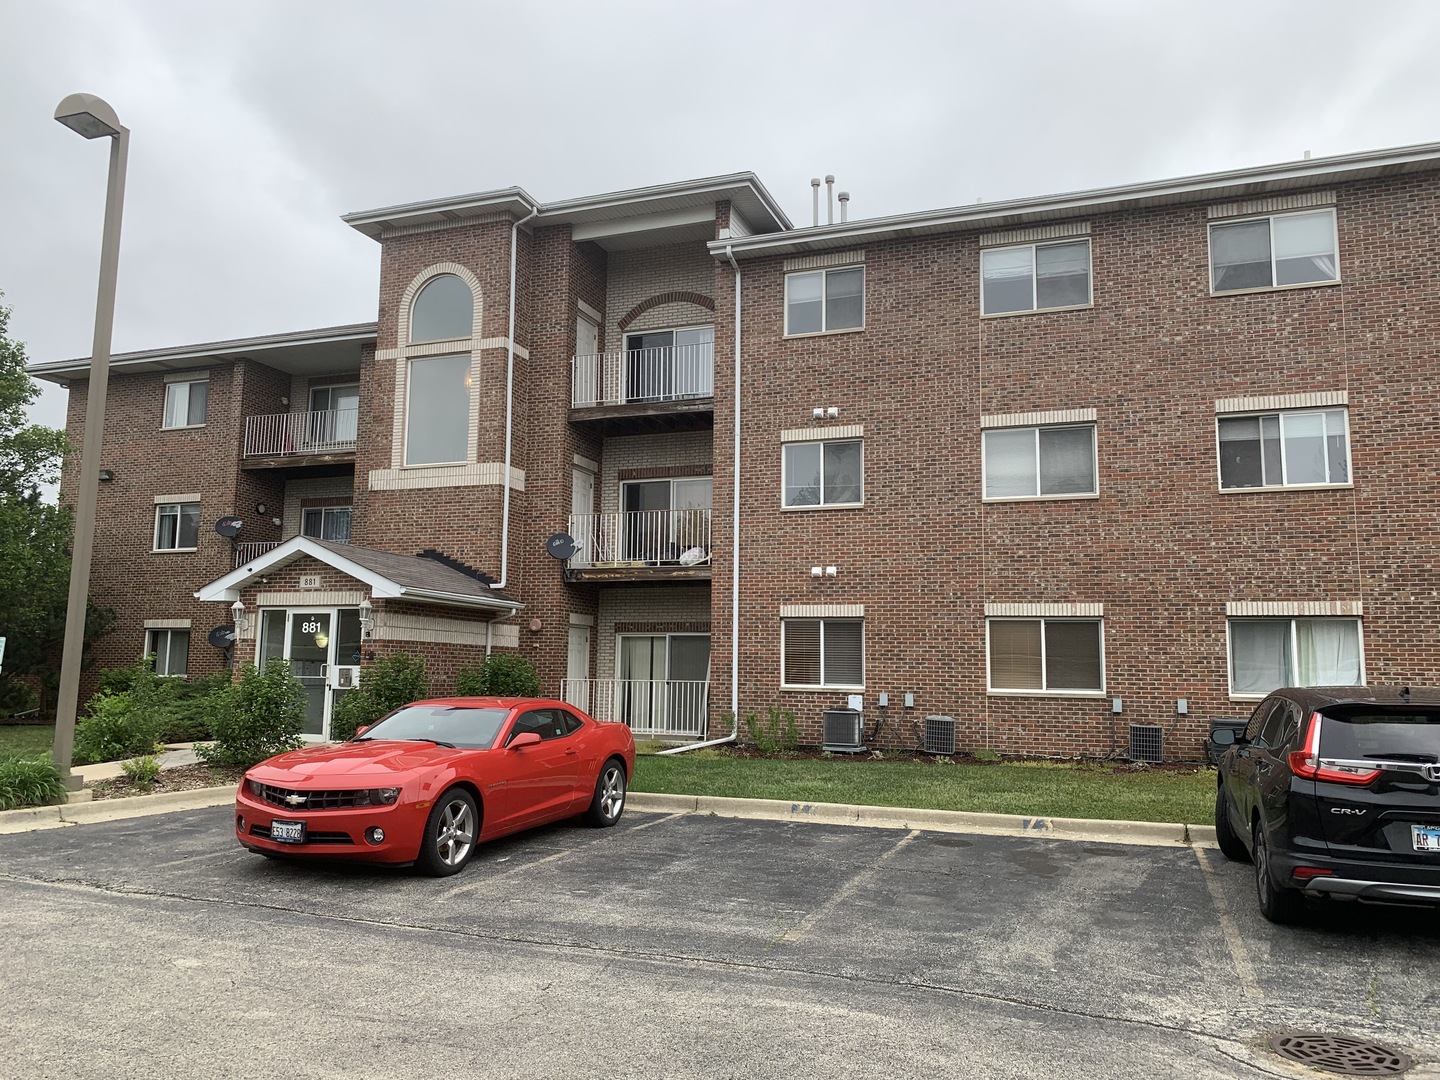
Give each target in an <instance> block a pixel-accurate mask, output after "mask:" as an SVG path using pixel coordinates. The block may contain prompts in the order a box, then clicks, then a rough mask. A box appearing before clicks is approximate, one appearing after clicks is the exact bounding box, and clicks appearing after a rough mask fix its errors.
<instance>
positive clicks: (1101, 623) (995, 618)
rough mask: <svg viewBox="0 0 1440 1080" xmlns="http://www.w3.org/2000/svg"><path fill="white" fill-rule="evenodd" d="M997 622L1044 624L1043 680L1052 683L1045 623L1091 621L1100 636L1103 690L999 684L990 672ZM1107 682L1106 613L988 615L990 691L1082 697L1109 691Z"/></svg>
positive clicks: (987, 684) (987, 676) (987, 675)
mask: <svg viewBox="0 0 1440 1080" xmlns="http://www.w3.org/2000/svg"><path fill="white" fill-rule="evenodd" d="M997 622H1025V623H1030V622H1038V623H1039V624H1040V681H1041V682H1042V683H1048V681H1049V674H1050V673H1049V670H1048V665H1047V663H1046V661H1047V659H1048V657H1047V656H1046V642H1047V635H1046V633H1045V625H1046V624H1047V623H1052V622H1053V623H1090V624H1093V625H1094V626H1095V630H1096V633H1097V634H1098V635H1099V637H1100V689H1098V690H1074V689H1057V690H1052V689H1050V688H1049V686H1042V687H1040V688H1039V689H1024V688H1020V689H1014V688H1011V687H1008V686H995V685H994V683H993V682H992V680H991V675H990V670H991V669H990V624H991V623H997ZM1106 685H1107V681H1106V676H1105V618H1104V616H1071V615H1025V616H1006V615H988V616H986V618H985V692H986V693H987V694H996V695H1003V696H1005V697H1081V698H1098V697H1104V696H1105V694H1106V689H1105V687H1106Z"/></svg>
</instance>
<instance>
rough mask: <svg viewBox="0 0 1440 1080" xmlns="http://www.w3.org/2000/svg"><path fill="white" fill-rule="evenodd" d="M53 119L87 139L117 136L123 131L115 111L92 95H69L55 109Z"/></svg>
mask: <svg viewBox="0 0 1440 1080" xmlns="http://www.w3.org/2000/svg"><path fill="white" fill-rule="evenodd" d="M55 119H56V120H59V121H60V123H62V124H64V125H65V126H66V127H68V128H69V129H70V130H71V131H77V132H79V133H80V134H81V135H84V136H85V138H87V139H98V138H100V137H101V136H104V135H112V136H113V135H119V134H120V132H122V131H124V130H125V128H124V127H123V126H122V125H121V123H120V118H119V117H118V116H116V115H115V110H114V109H112V108H111V107H110V106H109V104H108V103H107V102H106V101H105V100H104V99H103V98H98V97H96V96H95V95H94V94H71V95H70V96H69V97H67V98H66V99H65V100H64V101H62V102H60V104H59V105H57V106H56V107H55Z"/></svg>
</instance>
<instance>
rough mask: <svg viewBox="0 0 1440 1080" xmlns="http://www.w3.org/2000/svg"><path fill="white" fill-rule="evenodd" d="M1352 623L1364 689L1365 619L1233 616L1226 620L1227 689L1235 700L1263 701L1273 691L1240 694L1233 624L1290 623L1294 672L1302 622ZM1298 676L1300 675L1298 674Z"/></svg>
mask: <svg viewBox="0 0 1440 1080" xmlns="http://www.w3.org/2000/svg"><path fill="white" fill-rule="evenodd" d="M1321 621H1325V622H1349V623H1354V624H1355V644H1356V651H1357V652H1358V654H1359V657H1360V682H1359V683H1357V684H1356V685H1358V686H1364V685H1365V683H1366V681H1367V676H1366V674H1365V620H1364V619H1363V618H1362V617H1360V616H1359V615H1230V616H1227V617H1226V619H1225V687H1226V689H1227V690H1228V691H1229V694H1230V700H1232V701H1263V700H1264V699H1265V698H1266V697H1268V696H1269V694H1270V691H1267V692H1266V693H1263V694H1254V693H1237V692H1236V690H1235V644H1234V642H1235V635H1234V634H1232V633H1231V632H1230V628H1231V624H1232V623H1237V622H1247V623H1253V622H1269V623H1289V624H1290V661H1291V667H1292V669H1293V667H1294V662H1295V657H1296V655H1297V653H1298V651H1299V642H1298V641H1297V639H1296V633H1297V632H1296V627H1295V624H1296V623H1299V622H1321ZM1296 674H1298V672H1296Z"/></svg>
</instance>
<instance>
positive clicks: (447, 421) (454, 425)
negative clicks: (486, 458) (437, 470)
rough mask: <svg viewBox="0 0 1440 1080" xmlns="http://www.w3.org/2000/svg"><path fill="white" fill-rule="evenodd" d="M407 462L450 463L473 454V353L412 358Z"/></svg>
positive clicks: (407, 415) (462, 459)
mask: <svg viewBox="0 0 1440 1080" xmlns="http://www.w3.org/2000/svg"><path fill="white" fill-rule="evenodd" d="M409 382H410V385H409V387H408V398H407V400H406V407H405V464H406V465H449V464H456V463H459V462H463V461H465V460H466V458H467V457H468V456H469V440H470V356H469V354H462V355H459V356H434V357H428V358H426V359H424V360H411V361H410V380H409Z"/></svg>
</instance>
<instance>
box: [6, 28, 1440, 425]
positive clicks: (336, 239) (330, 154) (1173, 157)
mask: <svg viewBox="0 0 1440 1080" xmlns="http://www.w3.org/2000/svg"><path fill="white" fill-rule="evenodd" d="M1437 55H1440V3H1436V2H1433V0H1415V2H1405V0H1392V2H1375V3H1369V4H1362V3H1360V2H1358V0H1347V2H1332V0H1301V2H1290V0H1260V2H1255V0H1245V2H1230V0H1208V2H1206V3H1203V4H1201V3H1196V4H1188V5H1186V4H1180V3H1170V2H1164V0H1069V2H1062V0H1053V2H1038V0H1037V2H1033V3H1027V2H1020V0H1012V2H1010V3H1000V4H997V3H994V2H987V3H983V4H980V3H968V2H960V0H953V2H939V0H930V2H914V0H889V2H883V3H882V2H871V3H858V2H856V3H851V2H845V0H813V2H807V3H798V2H797V3H791V2H788V0H770V2H768V3H767V2H755V3H751V2H748V0H731V2H726V3H704V4H702V3H696V2H694V0H670V2H665V3H660V2H656V3H638V2H635V3H632V2H618V0H617V2H607V0H581V2H574V3H559V2H553V0H529V2H522V3H513V2H512V3H505V4H498V3H496V4H492V3H486V2H480V0H471V2H465V3H462V2H458V0H450V2H435V0H404V2H399V0H394V2H380V0H343V2H341V0H246V2H245V3H224V4H219V3H214V4H207V3H196V2H194V0H170V2H164V0H44V2H41V0H0V291H3V292H4V294H5V296H4V299H3V301H0V302H3V303H4V304H6V305H9V306H10V307H11V308H13V309H14V316H13V319H12V321H11V324H10V329H11V333H12V334H13V335H14V336H16V337H18V338H19V339H20V340H22V341H24V342H25V343H26V344H27V346H28V350H29V356H30V359H31V360H32V361H46V360H58V359H66V358H70V357H75V356H84V355H86V354H87V353H88V352H89V349H90V339H91V334H92V328H93V319H94V304H95V286H96V278H97V272H98V263H99V247H100V225H101V218H102V213H103V208H104V193H105V172H106V166H107V152H106V150H105V148H104V143H103V142H95V143H89V142H86V141H85V140H84V139H81V138H80V137H78V136H77V135H75V134H74V133H72V132H70V131H68V130H67V129H65V128H63V127H62V126H61V125H59V124H57V123H55V122H54V120H53V119H51V117H52V116H53V114H54V109H55V106H56V105H57V104H58V103H59V101H60V99H61V98H63V97H64V96H65V95H66V94H69V93H73V92H77V91H83V92H86V93H93V94H97V95H99V96H100V97H103V98H105V99H106V100H107V101H109V102H110V104H111V105H112V106H114V108H115V110H116V112H117V113H119V115H120V119H121V121H122V122H123V123H125V124H126V125H128V126H129V127H130V128H131V130H132V132H133V136H132V140H131V151H130V169H129V180H128V191H127V196H126V204H125V223H124V236H123V242H122V248H121V257H120V286H119V296H118V301H117V309H116V321H115V343H114V347H115V351H117V352H121V351H126V350H131V349H142V348H153V347H161V346H170V345H180V344H189V343H193V342H200V341H212V340H219V339H223V338H232V337H243V336H249V335H254V334H264V333H276V332H281V331H288V330H300V329H306V328H313V327H320V326H328V325H333V324H336V323H346V322H361V321H367V320H371V319H374V318H375V311H376V304H377V293H376V288H377V283H378V279H379V269H378V267H379V246H378V245H377V244H375V243H374V242H373V241H371V240H369V239H368V238H366V237H364V236H362V235H360V234H359V233H357V232H355V231H353V230H352V229H350V228H349V227H348V226H346V225H344V224H342V223H341V222H340V221H339V215H340V214H342V213H345V212H347V211H351V210H365V209H372V208H375V207H379V206H385V205H389V204H392V203H397V202H410V201H414V200H418V199H425V198H432V197H438V196H445V195H458V194H464V193H468V192H473V191H483V190H486V189H490V188H497V187H507V186H510V185H519V186H521V187H523V188H525V189H526V190H527V191H528V192H529V193H530V194H531V195H532V196H534V197H535V198H537V199H540V200H542V201H553V200H557V199H565V198H572V197H575V196H580V195H590V194H597V193H600V192H604V191H612V190H617V189H621V188H628V187H638V186H644V185H650V184H657V183H664V182H667V181H674V180H682V179H688V178H693V177H699V176H712V175H715V174H718V173H726V172H737V171H742V170H753V171H754V172H756V173H758V174H759V176H760V179H761V181H762V182H763V183H764V184H765V185H766V186H767V187H768V188H769V189H770V191H771V193H772V194H773V195H774V196H775V197H776V198H777V199H778V200H779V201H780V203H781V205H782V206H783V207H784V208H785V210H786V211H787V213H789V215H790V217H791V219H792V220H793V221H794V222H795V223H796V224H797V225H804V224H807V223H808V222H809V220H810V187H809V180H810V177H811V176H817V175H820V176H823V175H824V174H825V173H834V174H835V175H836V177H837V187H839V188H844V189H847V190H849V191H850V192H851V193H852V196H853V198H852V202H851V204H850V206H851V217H852V218H863V217H874V216H879V215H885V214H895V213H905V212H911V211H919V210H926V209H935V208H939V207H947V206H956V205H960V204H964V203H972V202H974V201H975V200H976V199H977V198H983V199H985V200H987V201H989V200H994V199H1004V198H1013V197H1019V196H1025V195H1044V194H1050V193H1056V192H1061V191H1071V190H1076V189H1081V188H1090V187H1099V186H1104V185H1108V184H1120V183H1130V182H1139V181H1144V180H1156V179H1162V178H1165V177H1171V176H1180V175H1186V174H1191V173H1197V172H1206V171H1210V170H1215V169H1226V168H1239V167H1244V166H1249V165H1261V164H1268V163H1273V162H1277V161H1285V160H1291V159H1296V158H1299V157H1301V156H1303V153H1304V151H1306V150H1310V151H1312V152H1313V154H1314V155H1315V156H1321V155H1326V154H1335V153H1346V152H1352V151H1359V150H1371V149H1377V148H1380V147H1389V146H1400V145H1406V144H1411V143H1420V142H1428V141H1437V140H1440V114H1437V112H1436V105H1437V102H1440V63H1437V61H1436V56H1437ZM34 415H35V416H36V418H37V419H39V420H40V421H42V422H44V423H49V424H55V425H59V424H62V423H63V422H64V394H63V392H61V391H59V390H58V389H55V388H53V387H52V388H49V389H48V390H47V392H46V395H45V398H44V399H43V401H42V402H41V403H40V405H39V406H38V407H37V408H36V409H35V410H34Z"/></svg>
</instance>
